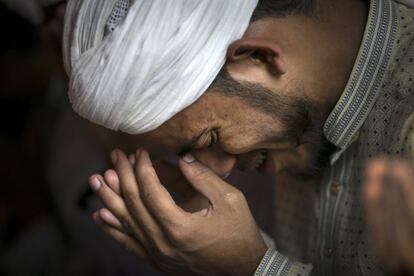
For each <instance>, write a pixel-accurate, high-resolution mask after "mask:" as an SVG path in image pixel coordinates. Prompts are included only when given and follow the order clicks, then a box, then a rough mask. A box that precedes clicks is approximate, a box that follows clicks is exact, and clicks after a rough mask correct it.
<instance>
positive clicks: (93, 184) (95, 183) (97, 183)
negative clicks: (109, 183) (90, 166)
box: [90, 177, 101, 191]
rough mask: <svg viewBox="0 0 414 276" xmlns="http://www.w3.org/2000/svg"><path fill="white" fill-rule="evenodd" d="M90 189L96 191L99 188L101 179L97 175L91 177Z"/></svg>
mask: <svg viewBox="0 0 414 276" xmlns="http://www.w3.org/2000/svg"><path fill="white" fill-rule="evenodd" d="M90 185H91V188H92V190H94V191H98V190H99V189H100V188H101V181H99V179H98V178H97V177H93V178H92V179H91V181H90Z"/></svg>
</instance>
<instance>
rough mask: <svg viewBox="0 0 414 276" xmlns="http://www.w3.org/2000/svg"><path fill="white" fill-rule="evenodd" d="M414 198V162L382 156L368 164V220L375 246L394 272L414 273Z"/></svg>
mask: <svg viewBox="0 0 414 276" xmlns="http://www.w3.org/2000/svg"><path fill="white" fill-rule="evenodd" d="M413 198H414V173H413V165H412V163H411V162H409V161H407V160H403V159H389V158H385V157H380V158H376V159H374V160H372V161H371V162H370V163H369V164H367V167H366V175H365V185H364V193H363V201H364V202H365V220H366V222H367V226H368V229H369V237H370V241H371V245H372V247H373V248H374V249H375V250H376V252H377V254H378V256H379V259H380V260H381V262H382V263H383V264H384V266H385V267H386V268H387V270H388V271H389V272H390V273H393V275H399V273H404V272H406V273H411V274H413V273H414V250H413V248H414V201H413ZM390 226H391V227H390ZM404 270H405V271H404ZM411 274H410V275H411Z"/></svg>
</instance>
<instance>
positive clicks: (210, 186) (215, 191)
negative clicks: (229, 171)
mask: <svg viewBox="0 0 414 276" xmlns="http://www.w3.org/2000/svg"><path fill="white" fill-rule="evenodd" d="M179 165H180V168H181V171H182V173H183V175H184V177H185V178H186V179H187V181H188V182H190V184H191V185H192V186H193V187H194V189H196V190H197V191H198V192H199V193H201V194H202V195H204V196H205V197H207V198H208V199H209V200H210V201H211V203H212V204H214V203H215V202H217V201H218V200H219V199H220V198H222V197H223V195H225V194H227V193H229V192H232V191H234V189H235V188H234V187H233V186H231V185H230V184H228V183H226V182H225V181H224V180H223V179H221V178H220V177H219V176H218V175H216V174H215V173H214V172H213V171H212V170H210V169H209V168H208V167H206V166H205V165H204V164H202V163H201V162H199V161H197V160H196V158H195V157H194V156H193V155H192V154H190V153H187V154H186V155H184V156H183V157H182V158H180V160H179Z"/></svg>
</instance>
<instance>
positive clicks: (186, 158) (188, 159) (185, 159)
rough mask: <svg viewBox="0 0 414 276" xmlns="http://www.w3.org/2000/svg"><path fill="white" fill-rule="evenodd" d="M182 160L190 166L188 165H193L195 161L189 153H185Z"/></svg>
mask: <svg viewBox="0 0 414 276" xmlns="http://www.w3.org/2000/svg"><path fill="white" fill-rule="evenodd" d="M183 160H184V162H186V163H188V164H190V163H193V162H194V161H195V160H196V159H195V157H194V156H193V155H192V154H191V153H187V154H186V155H184V156H183Z"/></svg>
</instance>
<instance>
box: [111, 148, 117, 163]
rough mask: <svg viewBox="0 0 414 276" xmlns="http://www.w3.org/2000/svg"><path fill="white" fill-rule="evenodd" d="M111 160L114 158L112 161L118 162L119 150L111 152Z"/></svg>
mask: <svg viewBox="0 0 414 276" xmlns="http://www.w3.org/2000/svg"><path fill="white" fill-rule="evenodd" d="M111 160H112V163H116V161H117V160H118V152H117V150H113V151H112V152H111Z"/></svg>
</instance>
